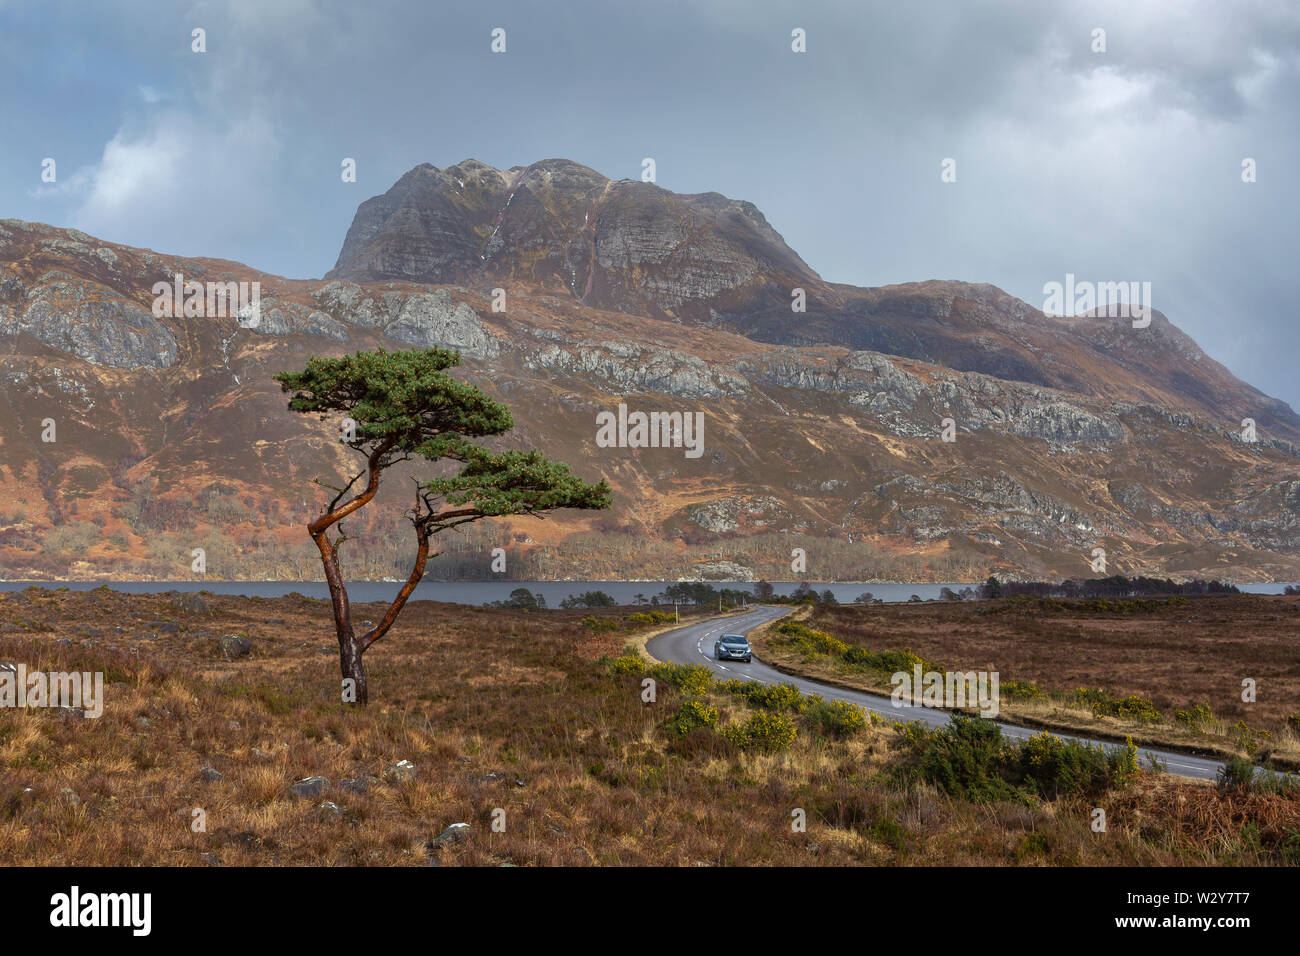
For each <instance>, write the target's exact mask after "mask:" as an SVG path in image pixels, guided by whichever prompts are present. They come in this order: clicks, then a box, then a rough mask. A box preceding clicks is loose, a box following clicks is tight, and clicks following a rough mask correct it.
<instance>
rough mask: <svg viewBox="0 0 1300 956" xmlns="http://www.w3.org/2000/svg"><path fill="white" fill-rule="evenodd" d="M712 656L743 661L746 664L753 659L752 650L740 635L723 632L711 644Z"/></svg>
mask: <svg viewBox="0 0 1300 956" xmlns="http://www.w3.org/2000/svg"><path fill="white" fill-rule="evenodd" d="M713 656H714V657H716V658H717V659H718V660H720V661H744V662H745V663H746V664H748V663H749V662H750V661H752V660H753V659H754V652H753V651H752V650H750V647H749V641H747V640H745V638H744V637H743V636H742V635H740V634H723V635H722V636H721V637H720V638H718V640H717V643H716V644H714V645H713Z"/></svg>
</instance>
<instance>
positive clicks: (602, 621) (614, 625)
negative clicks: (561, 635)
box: [578, 614, 618, 634]
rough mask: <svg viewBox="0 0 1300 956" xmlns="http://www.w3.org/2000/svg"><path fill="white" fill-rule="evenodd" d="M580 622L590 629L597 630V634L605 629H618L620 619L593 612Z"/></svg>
mask: <svg viewBox="0 0 1300 956" xmlns="http://www.w3.org/2000/svg"><path fill="white" fill-rule="evenodd" d="M578 623H579V624H581V625H582V626H583V627H585V628H586V629H587V630H589V631H595V632H596V633H597V634H600V633H602V632H604V631H616V630H618V619H617V618H613V617H596V616H595V615H593V614H588V615H587V616H586V617H584V618H583V619H582V620H581V621H579V622H578Z"/></svg>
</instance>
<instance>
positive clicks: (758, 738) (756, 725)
mask: <svg viewBox="0 0 1300 956" xmlns="http://www.w3.org/2000/svg"><path fill="white" fill-rule="evenodd" d="M721 734H722V736H723V737H724V738H726V739H727V740H729V741H731V742H732V743H733V744H735V745H736V746H737V747H739V748H740V749H741V750H757V751H763V752H772V751H777V750H785V749H787V748H788V747H789V746H790V745H791V744H792V743H794V739H795V737H796V736H797V734H798V730H797V728H796V727H795V724H794V720H793V719H792V718H791V717H790V715H789V714H784V713H781V712H779V711H770V710H760V711H756V712H755V713H753V714H750V716H749V717H748V719H746V720H744V721H742V722H741V723H738V724H728V725H727V726H725V727H723V728H722V730H721Z"/></svg>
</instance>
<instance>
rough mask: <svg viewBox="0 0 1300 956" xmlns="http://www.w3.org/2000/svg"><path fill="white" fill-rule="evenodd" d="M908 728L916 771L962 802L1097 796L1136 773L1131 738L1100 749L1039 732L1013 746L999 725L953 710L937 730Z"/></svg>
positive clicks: (1125, 782) (1120, 786)
mask: <svg viewBox="0 0 1300 956" xmlns="http://www.w3.org/2000/svg"><path fill="white" fill-rule="evenodd" d="M908 731H909V732H908V734H907V736H906V737H905V744H906V746H908V747H909V748H910V749H912V751H913V752H914V753H916V754H917V755H918V760H917V763H916V768H915V769H916V773H917V774H918V775H919V776H920V777H921V779H923V780H925V781H926V782H927V783H931V784H933V785H934V786H936V787H938V788H939V789H941V790H943V791H944V792H945V793H947V794H949V795H951V796H954V797H958V798H960V799H963V800H971V801H975V802H987V801H992V800H1008V799H1020V800H1023V799H1025V798H1026V797H1029V796H1038V797H1042V798H1046V799H1053V798H1055V797H1058V796H1062V795H1067V794H1068V795H1081V796H1099V795H1101V794H1103V793H1105V792H1107V791H1108V790H1111V789H1115V788H1122V787H1125V786H1127V785H1128V784H1129V783H1130V782H1132V781H1133V780H1134V779H1135V778H1136V777H1137V775H1138V773H1139V768H1138V761H1137V747H1136V746H1135V745H1134V743H1133V741H1132V739H1131V738H1130V739H1129V740H1128V741H1127V742H1126V744H1125V745H1124V746H1123V747H1103V746H1090V745H1088V744H1085V743H1081V742H1079V741H1076V740H1062V739H1061V738H1059V737H1056V736H1054V735H1052V734H1048V733H1042V734H1036V735H1035V736H1033V737H1031V738H1029V740H1027V741H1026V742H1025V743H1024V744H1022V745H1019V746H1017V745H1015V744H1012V743H1010V742H1008V741H1007V740H1006V739H1005V738H1003V736H1002V731H1001V729H1000V728H999V727H998V725H997V724H994V723H992V722H990V721H986V720H983V719H981V718H979V717H968V716H965V715H963V714H953V715H952V722H951V723H950V724H949V725H948V726H947V727H944V728H942V729H940V730H934V731H927V730H926V729H925V728H923V727H921V726H920V725H919V724H914V725H912V727H910V728H908Z"/></svg>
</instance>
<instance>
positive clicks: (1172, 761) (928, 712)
mask: <svg viewBox="0 0 1300 956" xmlns="http://www.w3.org/2000/svg"><path fill="white" fill-rule="evenodd" d="M789 613H790V609H789V608H784V607H762V606H760V607H756V608H754V609H753V610H752V611H749V612H747V613H745V614H741V615H736V616H733V617H729V618H718V619H715V620H712V621H701V622H700V623H699V624H690V625H687V626H686V627H680V628H677V629H676V630H673V631H668V632H667V633H665V634H660V635H659V636H658V637H655V638H652V639H651V640H650V642H649V643H648V644H647V645H646V649H647V650H648V651H649V652H650V655H651V656H652V657H654V658H655V659H656V660H660V661H668V662H671V663H675V664H703V665H705V666H706V667H708V668H709V669H710V670H713V671H715V672H717V673H718V674H719V675H720V676H721V677H722V678H723V679H724V680H726V679H729V678H739V679H740V680H756V681H760V682H762V683H764V684H793V685H794V686H795V687H797V688H799V690H800V691H801V692H802V693H804V694H821V695H822V697H825V698H826V699H828V700H844V701H848V702H849V703H852V704H857V705H858V706H859V707H862V708H863V709H865V710H869V711H872V712H873V713H877V714H879V715H880V716H881V717H884V718H885V719H886V720H891V721H892V720H903V721H912V720H919V721H922V722H923V723H926V724H929V725H930V726H932V727H942V726H944V725H946V724H947V723H948V713H947V711H943V710H939V709H937V708H934V707H920V706H915V705H909V706H900V707H895V706H894V704H893V702H892V701H891V700H890V699H889V698H888V697H886V696H882V695H878V694H868V693H866V692H865V691H855V690H845V689H844V688H841V687H831V686H830V685H828V684H822V683H818V682H817V681H814V680H809V679H807V678H806V677H795V676H794V675H792V674H783V673H781V672H780V671H778V670H774V669H773V668H771V667H768V666H767V665H766V664H764V663H763V662H762V661H760V660H759V659H758V658H757V657H755V658H754V660H753V661H752V662H751V663H749V664H745V663H742V662H741V661H719V660H715V659H714V657H713V642H714V641H715V640H716V639H717V637H718V635H720V634H748V633H749V632H750V631H752V630H754V628H756V627H759V626H760V625H762V624H766V623H767V622H768V621H772V620H775V619H776V618H778V617H782V616H783V615H786V614H789ZM996 723H997V725H998V726H999V727H1001V728H1002V735H1003V736H1004V737H1007V738H1009V739H1011V740H1026V739H1028V738H1029V737H1030V736H1032V735H1033V734H1036V733H1041V731H1040V730H1031V729H1029V728H1026V727H1017V726H1014V725H1013V724H1004V723H1002V722H1001V721H996ZM1052 733H1053V734H1055V735H1056V736H1057V737H1060V738H1061V739H1063V740H1080V741H1083V742H1084V743H1088V744H1100V745H1101V746H1103V747H1111V748H1114V747H1118V746H1121V745H1118V744H1115V743H1114V742H1112V741H1103V740H1091V739H1089V738H1087V737H1075V736H1071V735H1070V734H1062V733H1057V732H1056V731H1052ZM1148 757H1155V758H1156V759H1157V760H1158V761H1159V762H1160V765H1161V766H1162V767H1163V768H1164V769H1165V770H1167V771H1168V772H1169V773H1172V774H1176V775H1178V776H1180V777H1195V778H1198V779H1201V780H1214V779H1216V778H1217V776H1218V773H1219V769H1220V768H1221V767H1222V766H1223V764H1222V762H1220V761H1217V760H1213V759H1210V758H1206V757H1194V756H1192V755H1190V754H1182V753H1170V752H1168V751H1164V750H1151V749H1149V748H1147V747H1139V748H1138V759H1139V760H1140V761H1142V763H1143V765H1144V766H1146V762H1147V758H1148Z"/></svg>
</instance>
